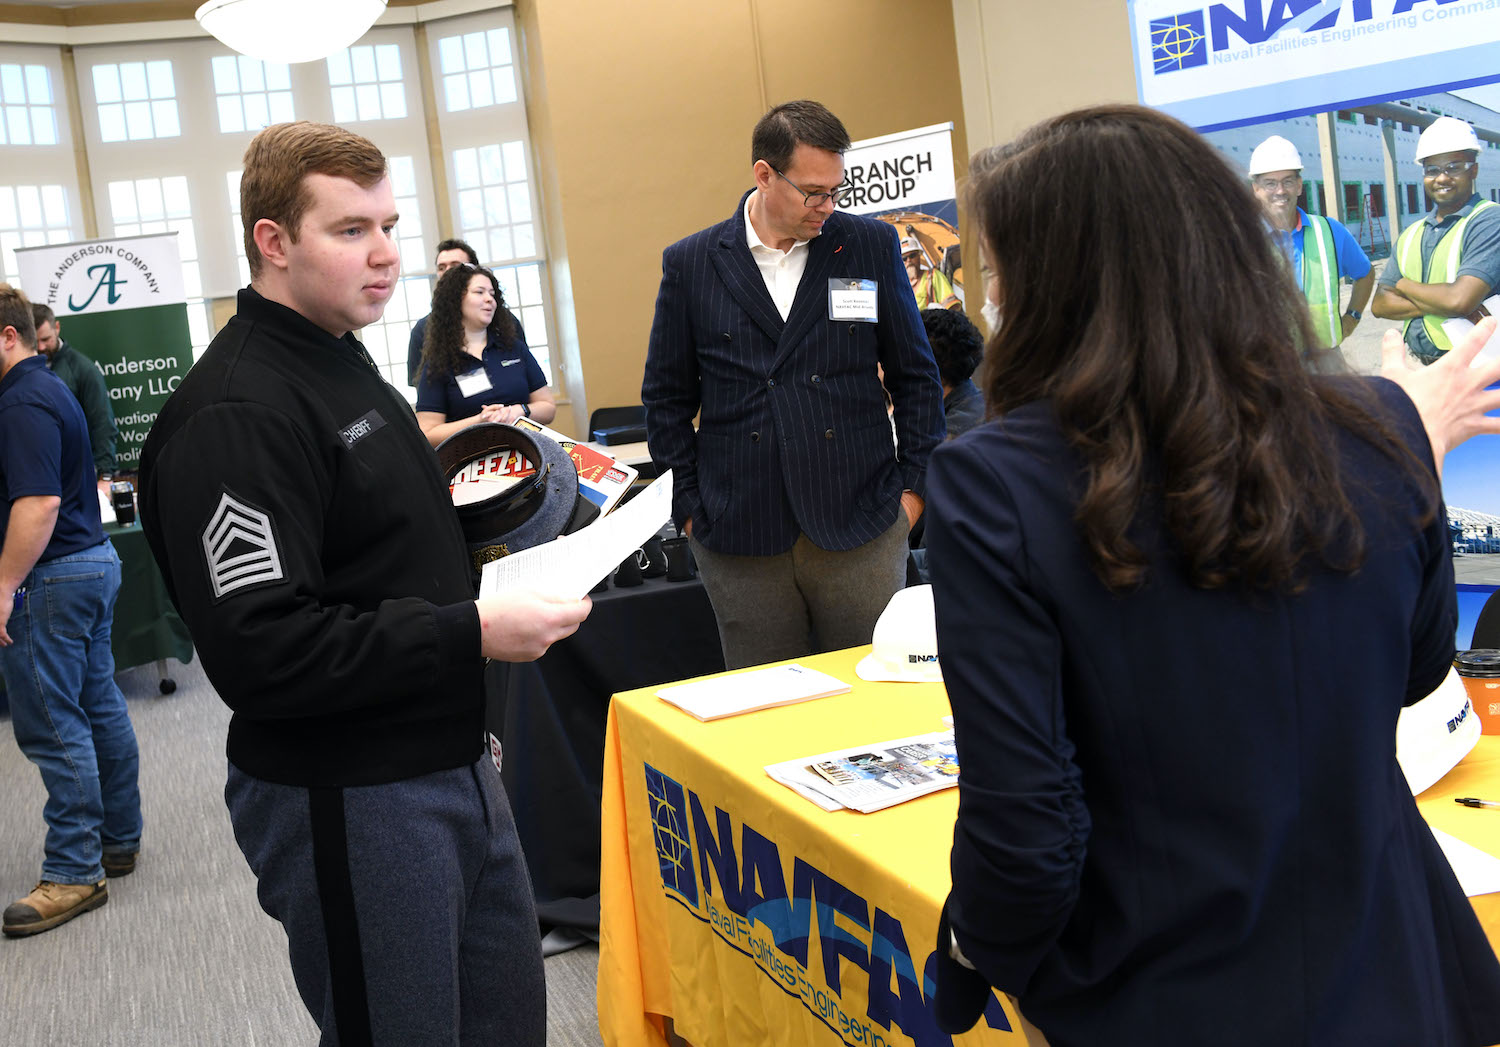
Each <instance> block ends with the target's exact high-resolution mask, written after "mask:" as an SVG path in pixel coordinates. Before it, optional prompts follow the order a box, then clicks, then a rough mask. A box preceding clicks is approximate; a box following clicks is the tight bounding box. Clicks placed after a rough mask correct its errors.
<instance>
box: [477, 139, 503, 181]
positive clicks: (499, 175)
mask: <svg viewBox="0 0 1500 1047" xmlns="http://www.w3.org/2000/svg"><path fill="white" fill-rule="evenodd" d="M479 178H480V180H481V181H482V182H484V184H485V185H498V184H499V183H500V182H503V181H505V175H504V173H503V171H502V169H501V167H500V147H499V146H497V145H482V146H480V147H479Z"/></svg>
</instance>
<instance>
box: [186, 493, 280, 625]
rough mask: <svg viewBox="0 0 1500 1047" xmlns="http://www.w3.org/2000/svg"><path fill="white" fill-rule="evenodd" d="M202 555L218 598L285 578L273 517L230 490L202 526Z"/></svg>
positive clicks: (220, 499) (224, 494)
mask: <svg viewBox="0 0 1500 1047" xmlns="http://www.w3.org/2000/svg"><path fill="white" fill-rule="evenodd" d="M203 555H204V558H205V560H206V562H207V565H208V578H209V581H210V583H211V584H212V585H213V590H214V599H215V600H222V599H223V598H224V597H226V596H228V595H229V594H230V593H234V592H238V591H239V590H241V589H247V588H250V587H251V586H259V585H265V584H269V583H271V582H279V581H281V579H282V578H283V577H285V572H284V571H283V570H282V567H281V552H280V550H279V549H278V548H277V546H276V529H275V528H274V527H273V526H272V524H271V518H270V517H269V516H268V515H266V514H265V513H264V512H262V511H261V510H259V509H257V508H255V507H254V506H253V505H249V504H247V503H246V502H243V501H241V500H240V499H238V498H236V497H234V496H233V495H232V494H230V493H229V492H228V491H225V492H224V493H223V495H222V496H221V497H220V498H219V505H218V508H216V509H215V510H214V514H213V516H212V517H211V518H210V519H209V521H208V526H207V527H205V528H204V529H203Z"/></svg>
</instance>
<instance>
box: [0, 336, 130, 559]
mask: <svg viewBox="0 0 1500 1047" xmlns="http://www.w3.org/2000/svg"><path fill="white" fill-rule="evenodd" d="M0 491H3V492H4V496H5V497H4V503H3V505H0V514H3V515H0V541H3V538H4V534H5V530H6V528H7V527H9V525H10V507H11V505H12V504H14V502H15V500H16V499H17V498H26V497H29V496H32V495H43V496H46V495H56V496H58V497H59V498H61V499H62V504H61V505H60V507H59V508H58V511H57V524H56V526H54V527H53V528H52V539H51V541H49V542H48V543H47V548H46V549H44V550H42V555H41V558H40V559H39V560H38V561H37V562H38V563H45V562H47V561H48V560H55V559H57V558H58V557H59V556H67V555H68V554H70V553H76V552H81V551H83V550H84V549H91V548H93V547H94V546H96V545H98V544H99V543H100V542H102V541H104V528H103V526H102V525H101V524H100V522H99V496H98V494H97V492H96V488H95V486H94V458H93V453H92V452H91V451H90V449H89V429H88V423H87V422H85V421H84V418H83V408H81V407H79V406H78V400H77V399H76V398H75V397H74V396H73V394H72V393H71V392H69V391H68V387H67V386H65V385H63V383H62V379H60V378H58V377H57V375H55V374H53V373H52V372H51V371H49V370H47V361H46V360H45V359H43V358H42V357H40V356H32V357H28V358H26V359H25V360H22V361H21V362H20V363H18V364H16V365H15V366H14V367H12V368H11V369H10V370H9V371H7V372H6V373H5V377H4V378H0Z"/></svg>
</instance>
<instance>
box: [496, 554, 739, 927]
mask: <svg viewBox="0 0 1500 1047" xmlns="http://www.w3.org/2000/svg"><path fill="white" fill-rule="evenodd" d="M593 599H594V609H593V612H592V613H591V614H590V615H589V617H588V620H587V621H585V622H584V623H583V626H582V627H581V628H580V629H579V630H578V632H577V633H575V634H574V635H572V636H570V637H568V639H566V640H564V641H562V642H561V643H558V644H555V645H553V647H552V649H551V650H550V651H548V652H547V653H546V654H545V655H543V656H542V658H541V660H540V661H538V662H535V663H533V664H529V665H513V666H506V665H501V664H500V663H494V664H492V666H491V672H490V689H489V694H490V697H489V699H488V709H487V716H486V720H487V724H488V726H489V730H490V732H491V733H492V734H493V735H495V736H496V737H497V738H499V739H500V740H501V743H502V750H503V758H502V761H501V771H500V776H501V778H502V780H503V781H504V782H505V789H506V792H507V793H509V795H510V803H511V808H512V810H513V811H514V812H515V816H516V830H517V832H518V833H519V835H520V838H521V845H522V847H523V848H524V849H525V852H526V864H527V866H528V868H529V869H530V871H531V882H532V888H533V890H534V891H535V894H536V902H537V915H538V917H539V918H540V920H541V921H542V923H544V924H550V925H553V926H560V927H581V928H591V929H592V928H597V927H598V926H599V805H600V802H601V797H602V793H603V776H604V727H605V721H606V718H607V716H608V714H609V700H610V696H611V695H613V694H615V693H616V692H619V691H628V690H631V689H633V688H636V687H648V686H651V685H652V684H662V683H671V682H673V681H675V680H686V679H690V678H692V677H695V676H703V675H704V674H706V673H714V672H720V671H722V670H723V668H724V656H723V653H722V652H721V650H720V648H719V630H718V625H717V624H716V622H715V620H714V614H713V607H712V606H711V605H710V604H709V602H708V594H707V593H706V592H705V591H704V589H703V583H702V582H700V581H698V580H697V579H693V580H692V581H687V582H668V581H667V580H666V579H665V578H651V579H647V580H646V581H645V583H644V584H643V585H640V586H638V587H634V588H627V589H617V588H613V587H611V588H610V589H609V590H607V591H605V592H603V593H596V594H594V597H593Z"/></svg>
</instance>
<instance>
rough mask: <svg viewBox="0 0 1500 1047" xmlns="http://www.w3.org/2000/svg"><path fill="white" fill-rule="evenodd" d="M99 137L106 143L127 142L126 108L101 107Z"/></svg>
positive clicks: (117, 106) (119, 106)
mask: <svg viewBox="0 0 1500 1047" xmlns="http://www.w3.org/2000/svg"><path fill="white" fill-rule="evenodd" d="M99 137H100V138H101V139H103V140H104V141H106V142H123V141H124V140H125V107H124V106H121V105H101V106H99Z"/></svg>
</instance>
